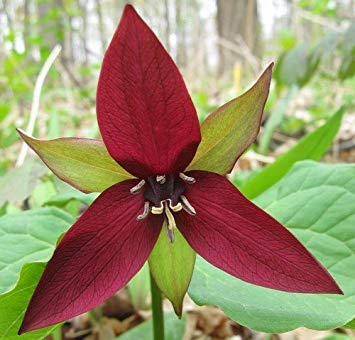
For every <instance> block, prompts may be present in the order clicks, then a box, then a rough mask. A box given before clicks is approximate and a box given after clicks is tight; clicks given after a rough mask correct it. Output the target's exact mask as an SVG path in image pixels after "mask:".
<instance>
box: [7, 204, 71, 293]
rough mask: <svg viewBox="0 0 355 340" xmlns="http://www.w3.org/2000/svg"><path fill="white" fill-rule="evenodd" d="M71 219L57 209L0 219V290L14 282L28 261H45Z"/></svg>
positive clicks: (20, 213) (44, 209)
mask: <svg viewBox="0 0 355 340" xmlns="http://www.w3.org/2000/svg"><path fill="white" fill-rule="evenodd" d="M73 222H74V219H73V218H72V217H71V216H70V215H68V214H66V213H65V212H63V211H61V210H59V209H56V208H42V209H38V210H30V211H24V212H19V213H15V214H8V215H4V216H2V217H1V218H0V293H4V292H6V291H8V290H10V289H11V288H12V287H13V286H14V285H15V284H16V282H17V280H18V277H19V274H20V271H21V267H22V265H23V264H25V263H27V262H35V261H37V262H39V261H47V260H49V258H50V257H51V255H52V253H53V251H54V248H55V245H56V241H57V238H58V236H59V235H60V234H61V233H63V232H64V231H66V230H67V229H68V228H69V227H70V226H71V224H72V223H73Z"/></svg>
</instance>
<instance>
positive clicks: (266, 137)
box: [259, 86, 299, 154]
mask: <svg viewBox="0 0 355 340" xmlns="http://www.w3.org/2000/svg"><path fill="white" fill-rule="evenodd" d="M298 91H299V89H298V87H297V86H291V87H290V89H289V90H288V91H287V94H286V96H285V97H283V98H281V99H280V101H279V102H278V104H277V107H276V108H275V110H274V112H273V113H272V115H271V116H270V118H269V119H268V120H267V122H266V124H265V129H264V131H263V133H262V134H261V137H260V145H259V151H260V152H261V153H263V154H265V153H267V151H268V149H269V145H270V141H271V139H272V134H273V133H274V131H275V129H276V128H277V127H278V126H279V125H280V124H281V122H282V118H283V117H284V115H285V113H286V111H287V109H288V106H289V104H290V102H291V100H292V98H294V96H295V95H296V94H297V92H298Z"/></svg>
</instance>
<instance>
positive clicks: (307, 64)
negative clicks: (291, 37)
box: [275, 43, 320, 86]
mask: <svg viewBox="0 0 355 340" xmlns="http://www.w3.org/2000/svg"><path fill="white" fill-rule="evenodd" d="M319 61H320V56H319V55H318V54H317V53H316V54H313V52H312V50H311V49H310V48H309V46H308V45H307V44H306V43H302V44H299V45H297V46H295V47H294V48H292V49H291V50H289V51H287V52H286V53H285V54H284V55H283V56H282V58H280V60H279V62H278V64H277V65H276V69H275V74H276V75H277V77H276V80H277V81H278V82H281V83H283V84H286V85H288V86H291V85H298V86H303V85H305V84H306V83H307V82H308V81H309V80H310V79H311V77H312V76H313V74H314V72H315V71H316V69H317V67H318V64H319Z"/></svg>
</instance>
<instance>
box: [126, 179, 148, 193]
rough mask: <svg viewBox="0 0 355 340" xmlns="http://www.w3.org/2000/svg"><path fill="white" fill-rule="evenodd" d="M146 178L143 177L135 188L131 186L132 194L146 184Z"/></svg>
mask: <svg viewBox="0 0 355 340" xmlns="http://www.w3.org/2000/svg"><path fill="white" fill-rule="evenodd" d="M144 184H145V180H144V179H142V180H141V181H140V182H139V183H138V184H137V185H135V186H134V187H133V188H131V189H130V190H129V191H130V193H131V194H137V193H138V192H139V191H140V190H141V189H142V188H143V186H144Z"/></svg>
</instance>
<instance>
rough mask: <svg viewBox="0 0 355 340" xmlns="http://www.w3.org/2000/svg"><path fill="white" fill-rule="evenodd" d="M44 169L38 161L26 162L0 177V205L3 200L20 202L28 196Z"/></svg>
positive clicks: (44, 171)
mask: <svg viewBox="0 0 355 340" xmlns="http://www.w3.org/2000/svg"><path fill="white" fill-rule="evenodd" d="M46 171H47V170H46V168H45V167H44V166H43V165H42V164H40V163H38V162H26V163H25V164H24V165H22V166H21V167H20V168H17V169H14V170H10V171H9V172H8V173H7V174H6V175H4V176H2V177H0V205H2V204H3V203H5V202H22V201H23V200H25V199H26V198H28V197H29V196H30V195H31V194H32V192H33V190H34V189H35V187H36V185H37V184H38V183H39V179H40V178H41V176H43V175H44V174H45V173H46ZM19 183H21V185H19ZM14 188H16V190H14Z"/></svg>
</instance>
